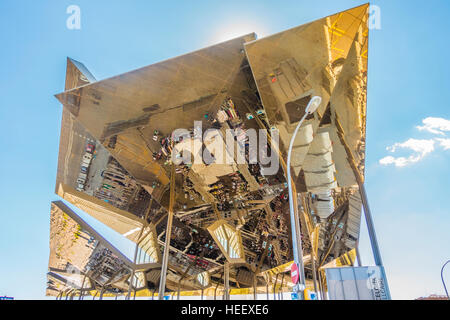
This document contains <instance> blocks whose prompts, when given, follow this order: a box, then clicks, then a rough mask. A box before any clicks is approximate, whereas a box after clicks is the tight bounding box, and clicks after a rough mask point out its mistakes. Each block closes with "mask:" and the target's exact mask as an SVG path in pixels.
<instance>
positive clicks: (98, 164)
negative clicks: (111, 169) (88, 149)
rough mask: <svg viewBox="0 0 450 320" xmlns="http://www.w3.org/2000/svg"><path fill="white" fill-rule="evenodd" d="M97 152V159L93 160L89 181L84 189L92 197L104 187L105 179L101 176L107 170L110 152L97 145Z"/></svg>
mask: <svg viewBox="0 0 450 320" xmlns="http://www.w3.org/2000/svg"><path fill="white" fill-rule="evenodd" d="M95 151H96V153H95V158H92V161H91V165H90V166H89V174H88V179H87V181H86V184H85V187H84V190H85V191H86V193H87V194H89V195H91V196H92V195H93V194H94V191H95V190H97V189H98V188H100V187H101V185H102V181H103V177H102V176H101V174H102V172H103V170H105V169H106V165H107V164H108V159H109V152H108V151H107V150H106V149H105V148H104V147H103V146H102V145H100V144H97V145H96V146H95Z"/></svg>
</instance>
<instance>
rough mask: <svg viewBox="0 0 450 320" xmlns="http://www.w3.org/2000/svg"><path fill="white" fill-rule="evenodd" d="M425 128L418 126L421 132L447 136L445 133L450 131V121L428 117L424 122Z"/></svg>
mask: <svg viewBox="0 0 450 320" xmlns="http://www.w3.org/2000/svg"><path fill="white" fill-rule="evenodd" d="M422 123H423V124H424V125H423V126H417V127H416V128H417V129H419V130H420V131H423V130H425V131H428V132H431V133H434V134H439V135H445V132H447V131H450V120H447V119H444V118H433V117H428V118H425V119H423V120H422Z"/></svg>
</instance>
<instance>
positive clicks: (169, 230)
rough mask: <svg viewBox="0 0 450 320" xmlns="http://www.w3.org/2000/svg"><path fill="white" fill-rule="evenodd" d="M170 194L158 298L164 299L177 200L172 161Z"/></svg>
mask: <svg viewBox="0 0 450 320" xmlns="http://www.w3.org/2000/svg"><path fill="white" fill-rule="evenodd" d="M169 192H170V196H169V214H168V217H167V228H166V241H165V245H164V255H163V261H162V266H161V278H160V281H159V294H158V300H163V299H164V293H165V290H166V277H167V266H168V264H169V254H170V237H171V235H172V221H173V204H174V201H175V165H174V164H173V163H172V167H171V173H170V191H169Z"/></svg>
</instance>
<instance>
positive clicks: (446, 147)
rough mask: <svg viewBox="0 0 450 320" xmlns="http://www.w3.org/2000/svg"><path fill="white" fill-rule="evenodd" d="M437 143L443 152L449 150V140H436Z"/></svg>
mask: <svg viewBox="0 0 450 320" xmlns="http://www.w3.org/2000/svg"><path fill="white" fill-rule="evenodd" d="M436 140H437V141H438V142H439V145H440V146H441V147H442V148H444V150H449V149H450V139H439V138H437V139H436Z"/></svg>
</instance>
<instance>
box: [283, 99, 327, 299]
mask: <svg viewBox="0 0 450 320" xmlns="http://www.w3.org/2000/svg"><path fill="white" fill-rule="evenodd" d="M321 102H322V98H321V97H319V96H314V97H312V99H311V100H310V101H309V103H308V105H307V106H306V109H305V115H304V116H303V117H302V118H301V119H300V121H299V122H298V124H297V127H296V128H295V131H294V134H293V135H292V138H291V142H290V144H289V151H288V156H287V168H286V170H287V183H288V190H289V215H290V217H291V233H292V251H293V253H294V263H295V264H296V265H297V267H298V272H299V284H298V286H295V289H294V291H295V292H297V293H300V298H301V300H303V299H304V295H303V290H304V289H305V285H306V281H305V268H304V266H303V249H302V239H301V235H300V224H299V222H298V216H297V215H296V211H295V210H294V195H293V193H292V179H291V154H292V146H293V145H294V140H295V137H296V136H297V133H298V129H300V126H301V125H302V123H303V121H304V120H305V119H306V117H307V116H308V115H310V114H313V113H314V112H315V111H316V110H317V108H318V107H319V105H320V103H321Z"/></svg>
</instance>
